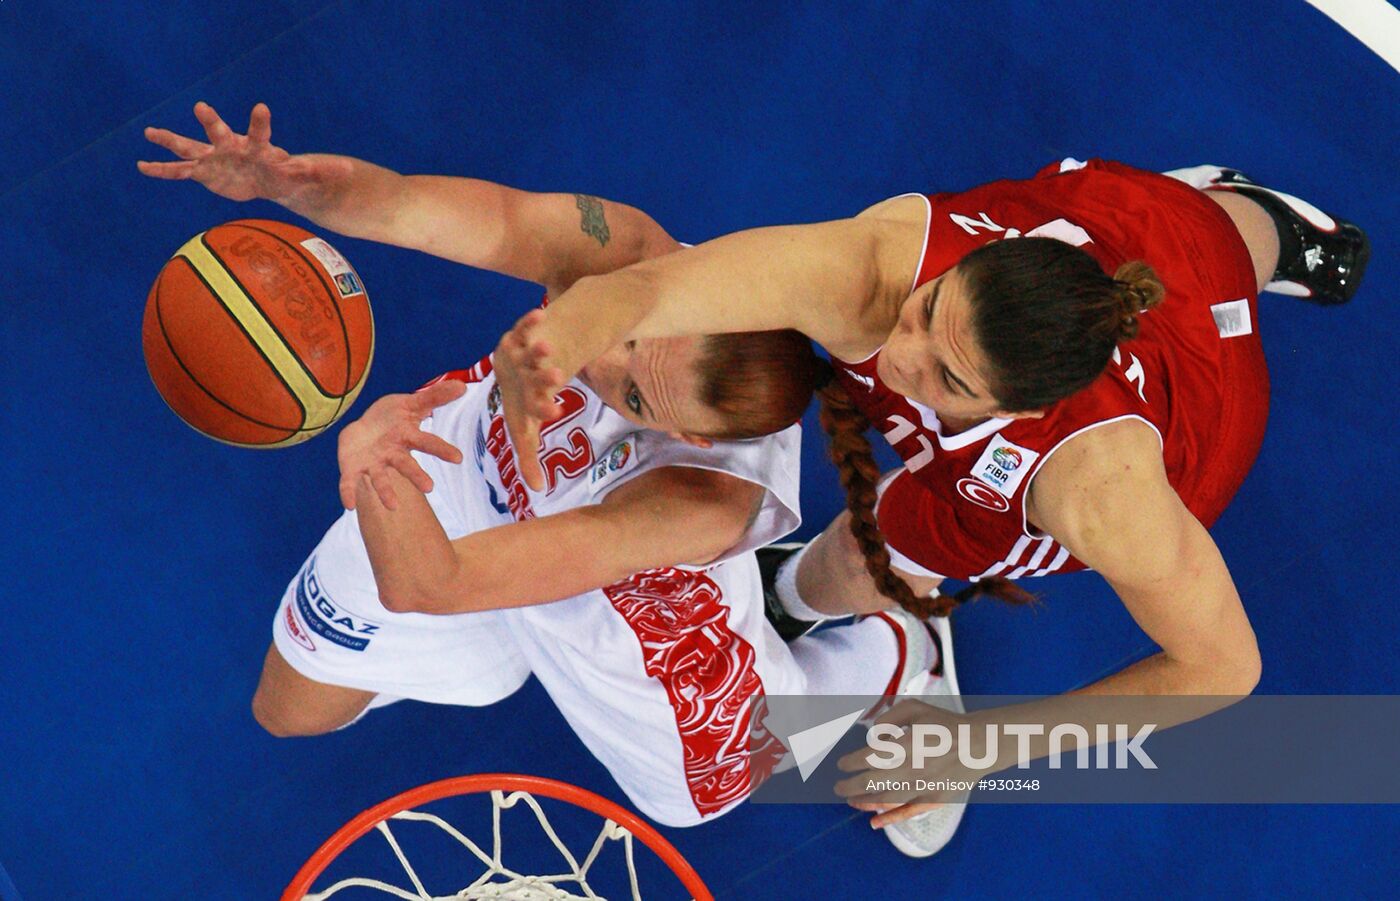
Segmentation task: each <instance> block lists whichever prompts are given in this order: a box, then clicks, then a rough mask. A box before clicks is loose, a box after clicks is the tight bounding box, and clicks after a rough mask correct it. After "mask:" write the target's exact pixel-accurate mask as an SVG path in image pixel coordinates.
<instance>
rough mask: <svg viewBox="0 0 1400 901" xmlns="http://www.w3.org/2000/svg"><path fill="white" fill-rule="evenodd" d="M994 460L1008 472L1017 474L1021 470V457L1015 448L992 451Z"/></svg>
mask: <svg viewBox="0 0 1400 901" xmlns="http://www.w3.org/2000/svg"><path fill="white" fill-rule="evenodd" d="M992 460H993V461H994V462H995V463H996V465H998V466H1000V467H1001V468H1002V469H1004V470H1006V471H1007V472H1015V471H1016V470H1017V469H1020V468H1021V455H1020V454H1018V453H1016V448H1014V447H998V448H996V449H995V450H993V451H992Z"/></svg>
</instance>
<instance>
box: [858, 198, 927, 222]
mask: <svg viewBox="0 0 1400 901" xmlns="http://www.w3.org/2000/svg"><path fill="white" fill-rule="evenodd" d="M856 218H857V219H874V220H878V221H885V222H899V223H905V224H910V225H917V226H919V227H923V226H924V225H926V224H927V223H928V201H927V200H925V199H924V197H923V195H921V194H901V195H900V196H898V197H891V198H889V199H888V200H882V201H880V202H879V203H877V204H875V205H873V206H868V207H866V208H865V209H863V210H861V211H860V212H859V213H857V214H856Z"/></svg>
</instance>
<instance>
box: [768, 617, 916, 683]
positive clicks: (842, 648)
mask: <svg viewBox="0 0 1400 901" xmlns="http://www.w3.org/2000/svg"><path fill="white" fill-rule="evenodd" d="M788 647H789V648H791V649H792V656H793V658H794V659H795V660H796V661H797V665H798V666H799V667H801V668H802V674H803V675H804V676H806V678H807V693H808V694H814V695H879V694H883V693H884V691H885V689H886V688H888V687H889V684H890V676H891V674H892V673H894V671H895V667H897V666H898V665H899V643H898V641H897V640H896V638H895V636H894V633H893V631H891V629H890V626H889V624H888V623H886V622H885V621H884V620H882V619H880V618H879V617H878V616H871V617H866V618H865V619H863V620H861V621H860V622H855V623H851V624H850V625H847V626H832V627H830V628H826V629H822V630H821V631H819V632H813V633H811V634H809V635H803V636H802V637H801V638H799V639H797V640H796V641H794V642H792V643H791V644H790V645H788Z"/></svg>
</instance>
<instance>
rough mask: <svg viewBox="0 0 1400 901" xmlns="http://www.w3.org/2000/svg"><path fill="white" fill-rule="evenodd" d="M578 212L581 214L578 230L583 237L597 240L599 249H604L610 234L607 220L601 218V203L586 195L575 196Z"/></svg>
mask: <svg viewBox="0 0 1400 901" xmlns="http://www.w3.org/2000/svg"><path fill="white" fill-rule="evenodd" d="M574 200H575V201H576V202H577V203H578V210H579V212H580V213H582V214H583V215H582V217H581V218H580V219H579V228H580V229H581V230H582V231H583V233H584V234H585V235H588V236H590V237H593V238H597V239H598V246H599V247H606V246H607V244H608V239H609V238H611V237H612V232H611V231H609V230H608V220H607V219H605V218H603V201H601V200H599V199H598V198H596V197H590V196H589V195H587V194H575V195H574Z"/></svg>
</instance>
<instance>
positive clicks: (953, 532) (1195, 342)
mask: <svg viewBox="0 0 1400 901" xmlns="http://www.w3.org/2000/svg"><path fill="white" fill-rule="evenodd" d="M925 199H926V200H927V202H928V205H929V220H928V239H927V243H926V245H925V249H924V256H923V259H922V261H921V263H920V265H919V268H918V275H917V276H916V278H915V282H914V286H913V287H914V288H918V287H919V286H920V285H923V284H925V283H926V282H928V281H929V280H931V279H933V278H935V277H937V276H938V275H940V274H942V273H943V272H945V271H947V270H948V269H951V268H952V267H953V266H954V265H956V264H957V262H958V261H959V260H960V259H962V257H963V256H965V255H966V254H967V253H969V252H970V251H972V250H975V249H976V248H978V247H980V246H981V245H983V244H986V243H988V242H989V241H996V240H1004V239H1007V238H1015V237H1019V236H1021V235H1026V236H1042V237H1053V238H1058V239H1060V240H1064V241H1067V242H1069V243H1072V244H1075V245H1077V246H1079V247H1080V248H1082V249H1083V250H1085V251H1087V252H1088V253H1089V254H1090V255H1092V256H1093V257H1094V258H1095V259H1097V260H1098V261H1099V263H1100V265H1101V266H1102V267H1103V268H1104V270H1105V271H1106V272H1108V273H1112V272H1114V271H1115V270H1116V269H1117V267H1118V266H1119V265H1120V264H1122V263H1124V262H1127V261H1129V260H1146V261H1147V262H1148V263H1149V264H1150V265H1151V266H1152V267H1153V268H1154V269H1155V270H1156V272H1157V274H1158V276H1159V277H1160V278H1161V280H1162V282H1163V284H1164V285H1165V286H1166V288H1167V294H1166V298H1165V300H1164V301H1163V303H1162V304H1161V305H1160V306H1158V307H1157V308H1155V309H1153V310H1151V311H1150V312H1148V313H1146V314H1144V315H1143V316H1142V317H1141V318H1140V320H1139V322H1140V332H1139V334H1138V337H1137V338H1135V339H1134V340H1132V341H1128V342H1124V343H1123V344H1122V345H1121V346H1120V347H1119V348H1118V349H1117V350H1116V351H1115V353H1114V357H1113V361H1112V362H1111V363H1110V365H1109V366H1108V368H1107V370H1106V371H1105V372H1104V373H1103V374H1102V375H1101V376H1100V377H1099V378H1098V379H1097V380H1096V381H1094V382H1093V383H1092V384H1091V385H1089V387H1087V388H1085V389H1083V390H1082V391H1080V392H1079V393H1077V394H1075V395H1073V396H1072V397H1069V398H1067V399H1065V400H1062V401H1060V402H1058V403H1056V404H1054V405H1052V406H1051V407H1049V408H1048V409H1047V410H1046V412H1045V415H1044V417H1042V418H1040V419H1015V420H1005V419H993V420H989V421H987V422H984V423H982V424H980V425H977V426H974V427H972V428H970V429H967V430H965V431H963V432H959V433H956V434H946V433H945V430H944V429H943V427H942V424H941V423H940V422H939V419H938V416H937V414H936V413H934V411H933V410H931V409H929V408H927V407H924V406H922V405H920V404H918V403H915V402H914V401H911V400H909V399H908V398H905V397H902V396H900V395H898V394H896V393H894V392H893V391H891V390H890V389H889V388H887V387H886V386H885V385H884V384H883V383H882V382H881V381H880V378H879V375H878V374H877V372H876V361H877V360H878V358H879V352H878V351H877V352H876V354H874V355H872V356H871V357H869V358H867V359H865V360H861V361H859V362H854V363H846V362H843V361H839V360H833V363H835V364H836V369H837V373H838V377H839V378H840V380H841V382H842V385H843V387H844V388H845V389H846V391H847V392H848V393H849V394H850V396H851V398H852V399H853V400H854V401H855V403H856V405H857V406H858V407H860V409H861V410H862V411H863V412H864V413H865V414H866V416H868V417H869V418H870V421H871V422H872V423H873V424H874V425H875V427H876V429H877V430H879V431H880V432H881V433H883V434H884V436H885V438H886V440H888V441H889V442H890V444H891V445H892V446H893V447H894V448H895V450H896V451H898V452H899V454H900V456H901V457H902V458H903V459H904V463H905V468H904V470H902V471H900V473H899V474H898V475H897V476H895V477H894V478H893V479H891V480H889V481H887V482H886V483H885V484H884V486H883V492H882V495H881V500H880V505H879V509H878V514H879V523H880V528H881V531H882V532H884V534H885V537H886V540H887V542H888V543H889V545H890V550H891V556H892V559H893V560H894V562H895V565H896V566H897V567H898V568H900V569H904V570H906V571H910V572H923V573H925V574H930V575H938V576H945V577H950V578H956V579H972V580H975V579H979V578H985V577H991V576H1001V577H1007V578H1019V577H1021V576H1039V575H1046V574H1047V573H1051V572H1068V571H1072V570H1076V569H1083V568H1084V564H1082V563H1080V562H1079V561H1078V560H1076V559H1074V557H1073V556H1071V555H1070V553H1069V551H1068V550H1067V549H1065V548H1063V547H1061V546H1060V545H1059V544H1058V543H1057V542H1056V541H1055V540H1054V539H1053V538H1051V537H1049V536H1047V535H1044V534H1042V533H1040V532H1038V531H1036V530H1035V528H1034V527H1033V526H1031V525H1030V524H1029V523H1028V522H1027V521H1026V514H1025V500H1026V494H1027V491H1028V489H1029V486H1030V484H1031V481H1032V480H1033V479H1034V478H1035V475H1036V473H1037V472H1038V471H1039V469H1040V467H1042V466H1044V465H1045V461H1046V460H1048V459H1049V458H1050V456H1051V455H1052V454H1054V453H1055V451H1056V450H1057V449H1059V448H1060V447H1061V446H1063V445H1064V443H1065V442H1066V441H1068V440H1070V439H1071V438H1074V437H1075V436H1077V435H1080V434H1083V433H1084V432H1086V431H1088V430H1090V429H1093V428H1097V427H1098V426H1101V425H1105V424H1107V423H1110V422H1115V421H1118V420H1121V419H1125V418H1132V419H1138V420H1141V421H1143V422H1145V423H1147V424H1148V425H1150V426H1151V427H1152V428H1153V429H1155V430H1156V432H1157V434H1158V436H1159V437H1160V438H1161V440H1162V455H1163V458H1164V460H1165V463H1166V471H1167V478H1168V480H1169V481H1170V482H1171V485H1172V487H1173V488H1175V489H1176V491H1177V493H1178V494H1179V495H1180V496H1181V499H1182V500H1183V501H1184V502H1185V504H1186V506H1187V508H1188V509H1190V510H1191V512H1192V513H1193V514H1195V516H1196V517H1197V518H1198V519H1200V520H1201V522H1202V523H1204V524H1206V525H1207V526H1209V525H1211V524H1212V523H1213V522H1214V521H1215V519H1216V518H1217V517H1218V516H1219V515H1220V513H1221V511H1222V510H1224V509H1225V505H1226V504H1227V503H1228V502H1229V501H1230V498H1231V497H1233V496H1234V493H1235V491H1236V489H1238V488H1239V486H1240V484H1241V482H1243V480H1244V476H1245V474H1246V473H1247V472H1248V471H1249V468H1250V466H1251V465H1252V464H1253V462H1254V458H1255V456H1256V455H1257V453H1258V451H1259V446H1260V443H1261V442H1262V440H1263V433H1264V422H1265V419H1266V418H1267V413H1268V391H1269V389H1268V373H1267V370H1266V369H1265V366H1264V357H1263V350H1262V347H1261V346H1260V343H1259V335H1258V329H1257V323H1258V310H1257V306H1256V296H1255V281H1254V269H1253V266H1252V264H1251V262H1250V257H1249V252H1248V250H1247V249H1246V248H1245V245H1244V242H1243V240H1242V239H1241V238H1240V236H1239V234H1238V232H1237V231H1236V229H1235V227H1234V224H1233V223H1232V222H1231V221H1230V218H1229V217H1228V216H1227V215H1226V214H1225V212H1224V211H1223V210H1222V209H1220V207H1219V206H1217V205H1216V204H1215V203H1214V202H1212V201H1211V200H1210V199H1209V198H1207V197H1205V196H1203V195H1202V194H1201V193H1200V192H1198V191H1197V190H1196V189H1194V188H1192V187H1189V186H1187V185H1185V184H1183V183H1181V182H1178V181H1176V180H1174V179H1172V178H1169V177H1166V176H1162V175H1157V174H1155V173H1150V172H1143V171H1140V170H1137V169H1133V168H1130V167H1128V166H1124V165H1121V164H1118V163H1112V162H1106V161H1102V160H1093V161H1090V162H1089V163H1087V164H1082V163H1078V162H1075V161H1073V160H1066V161H1065V162H1064V163H1060V164H1056V165H1054V166H1050V167H1047V168H1046V169H1044V170H1042V171H1041V172H1040V173H1039V174H1038V175H1037V176H1036V177H1035V178H1033V179H1030V180H1027V181H999V182H993V183H991V184H988V185H983V186H982V187H979V188H974V189H973V190H971V191H966V192H963V193H960V194H930V195H926V198H925Z"/></svg>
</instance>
